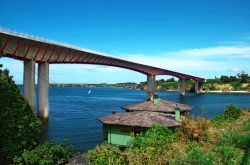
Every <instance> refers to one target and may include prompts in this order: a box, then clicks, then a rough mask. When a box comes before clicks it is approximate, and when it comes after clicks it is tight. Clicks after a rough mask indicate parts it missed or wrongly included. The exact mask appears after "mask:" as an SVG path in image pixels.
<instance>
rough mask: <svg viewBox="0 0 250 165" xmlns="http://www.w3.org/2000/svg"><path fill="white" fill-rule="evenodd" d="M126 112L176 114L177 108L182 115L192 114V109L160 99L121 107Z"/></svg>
mask: <svg viewBox="0 0 250 165" xmlns="http://www.w3.org/2000/svg"><path fill="white" fill-rule="evenodd" d="M121 108H122V109H124V110H126V112H133V111H150V112H161V113H175V110H176V108H179V110H180V112H181V113H186V112H190V111H191V109H192V107H191V106H189V105H186V104H180V103H175V102H170V101H166V100H162V99H159V100H158V102H156V103H155V102H154V101H145V102H141V103H136V104H132V105H127V106H123V107H121Z"/></svg>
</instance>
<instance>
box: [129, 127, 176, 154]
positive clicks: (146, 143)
mask: <svg viewBox="0 0 250 165" xmlns="http://www.w3.org/2000/svg"><path fill="white" fill-rule="evenodd" d="M176 139H177V133H175V132H174V131H172V130H170V129H168V128H167V127H163V126H159V125H153V126H152V127H151V128H150V129H149V130H148V131H147V132H146V133H144V132H142V133H141V134H140V135H139V136H135V137H134V138H132V140H131V147H132V148H138V149H140V150H145V151H146V152H149V153H154V152H157V151H158V149H159V147H161V146H162V145H164V144H167V143H171V142H174V141H175V140H176Z"/></svg>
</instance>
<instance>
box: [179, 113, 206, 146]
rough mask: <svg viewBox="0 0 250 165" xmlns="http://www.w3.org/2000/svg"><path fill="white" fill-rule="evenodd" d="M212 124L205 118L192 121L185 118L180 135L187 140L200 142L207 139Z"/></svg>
mask: <svg viewBox="0 0 250 165" xmlns="http://www.w3.org/2000/svg"><path fill="white" fill-rule="evenodd" d="M209 126H210V122H209V121H208V120H206V119H204V118H201V117H197V118H195V119H194V120H192V119H191V118H190V117H185V118H184V120H182V121H181V126H180V134H181V137H182V138H183V139H185V140H194V141H197V142H199V141H200V140H203V139H205V138H206V135H207V129H208V128H209Z"/></svg>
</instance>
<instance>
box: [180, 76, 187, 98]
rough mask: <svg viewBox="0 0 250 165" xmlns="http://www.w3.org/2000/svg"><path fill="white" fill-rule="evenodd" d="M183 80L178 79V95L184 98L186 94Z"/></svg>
mask: <svg viewBox="0 0 250 165" xmlns="http://www.w3.org/2000/svg"><path fill="white" fill-rule="evenodd" d="M185 88H186V86H185V79H180V95H181V96H184V95H185V93H186V89H185Z"/></svg>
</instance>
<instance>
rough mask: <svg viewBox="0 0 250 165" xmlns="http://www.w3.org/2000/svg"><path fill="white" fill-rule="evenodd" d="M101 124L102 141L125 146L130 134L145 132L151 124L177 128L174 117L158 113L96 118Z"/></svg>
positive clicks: (121, 113) (124, 113) (130, 113)
mask: <svg viewBox="0 0 250 165" xmlns="http://www.w3.org/2000/svg"><path fill="white" fill-rule="evenodd" d="M98 120H100V121H101V122H102V123H103V138H104V141H106V142H108V143H111V144H119V145H124V146H126V145H127V143H128V141H129V140H130V139H131V134H132V133H140V132H141V131H145V130H147V129H148V128H149V127H151V126H152V125H153V124H160V125H163V126H166V127H169V128H174V127H177V126H179V124H180V123H179V121H176V120H175V117H174V115H171V114H164V113H159V112H149V111H141V112H120V113H115V114H111V115H107V116H103V117H100V118H98Z"/></svg>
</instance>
